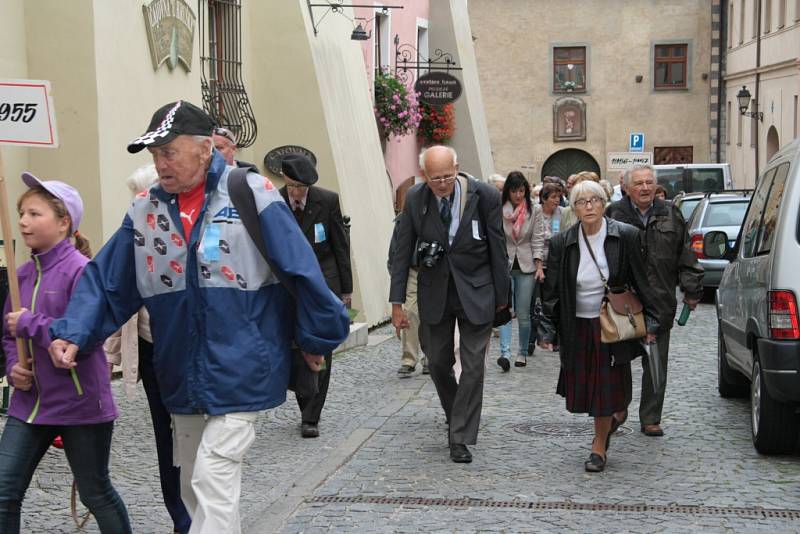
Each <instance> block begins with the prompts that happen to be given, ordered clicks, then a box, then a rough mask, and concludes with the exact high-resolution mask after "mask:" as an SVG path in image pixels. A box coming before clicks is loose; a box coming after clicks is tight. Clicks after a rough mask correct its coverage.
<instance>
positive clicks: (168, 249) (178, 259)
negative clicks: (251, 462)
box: [50, 101, 349, 533]
mask: <svg viewBox="0 0 800 534" xmlns="http://www.w3.org/2000/svg"><path fill="white" fill-rule="evenodd" d="M213 127H214V124H213V122H212V120H211V118H210V117H209V116H208V115H207V114H206V113H205V112H203V110H201V109H199V108H197V107H196V106H194V105H192V104H190V103H188V102H186V101H178V102H173V103H171V104H167V105H166V106H163V107H162V108H160V109H159V110H157V111H156V112H155V114H154V115H153V118H152V120H151V122H150V126H149V127H148V129H147V132H146V133H145V134H143V135H142V136H140V137H138V138H136V139H134V140H133V141H131V143H130V144H129V145H128V151H129V152H131V153H135V152H139V151H140V150H142V149H144V148H147V149H148V150H149V151H150V153H151V154H152V156H153V161H154V162H155V166H156V171H157V172H158V176H159V183H158V184H157V185H155V186H153V187H152V188H151V189H150V190H149V191H148V192H145V193H144V194H142V195H140V196H138V197H137V198H136V199H135V200H134V202H133V205H132V206H131V207H130V209H129V210H128V213H127V215H126V216H125V218H124V220H123V223H122V227H121V228H120V229H119V230H117V232H116V233H115V234H114V235H113V236H112V237H111V239H110V240H109V241H108V243H106V245H105V246H104V247H103V249H102V250H101V251H100V252H99V253H98V255H97V257H96V258H95V259H94V260H92V262H91V263H89V265H88V266H87V267H86V270H85V271H84V274H83V277H82V278H81V280H80V282H79V283H78V286H77V288H76V290H75V292H74V294H73V296H72V300H71V301H70V304H69V307H68V308H67V311H66V313H65V315H64V317H63V318H62V319H59V320H57V321H55V322H54V323H53V325H52V327H51V334H52V337H53V339H54V341H53V343H52V345H51V347H50V353H51V357H52V359H53V362H54V364H55V365H56V366H58V367H63V368H70V367H74V366H75V365H81V358H82V354H83V350H85V349H86V348H88V347H91V346H94V345H96V344H97V343H100V342H102V341H103V340H104V339H105V338H106V337H108V336H109V335H110V334H111V333H113V332H114V331H115V330H117V329H118V328H119V327H120V326H122V324H124V323H125V322H126V321H127V320H128V318H130V317H131V316H132V315H133V314H134V313H135V312H136V311H137V310H138V309H139V308H140V307H141V306H142V305H144V306H145V307H146V308H147V310H148V311H149V312H150V321H151V329H152V334H153V345H154V348H155V353H154V362H153V363H154V367H155V371H156V376H157V379H158V382H159V385H160V388H161V394H162V396H163V400H164V404H165V405H166V407H167V409H168V410H169V412H170V413H171V414H172V418H173V426H174V433H175V447H176V448H175V459H176V463H177V465H179V467H180V468H181V493H182V498H183V501H184V503H185V504H186V508H187V510H188V511H189V513H190V515H191V516H192V527H191V530H190V532H192V533H212V532H213V533H219V532H239V531H240V526H239V523H240V521H239V496H240V488H241V473H242V464H241V462H242V459H243V457H244V455H245V453H246V452H247V450H248V448H249V447H250V445H251V444H252V443H253V441H254V439H255V431H254V421H255V419H256V417H257V415H258V412H259V411H261V410H265V409H268V408H273V407H275V406H278V405H280V404H281V403H283V402H284V401H285V400H286V387H287V383H288V380H289V368H290V358H289V349H290V346H291V344H292V343H295V344H296V345H297V346H298V347H299V348H300V349H301V350H302V351H303V354H304V357H305V360H306V363H307V364H308V366H309V367H310V368H311V369H312V370H319V369H320V367H321V364H322V362H323V357H322V355H323V354H326V353H329V352H331V351H332V350H333V349H334V348H335V347H336V346H338V345H339V344H340V343H341V342H342V341H343V340H344V339H345V338H346V337H347V334H348V330H349V319H348V316H347V312H346V310H345V308H344V305H343V304H342V302H341V300H339V299H338V298H336V296H335V295H334V294H333V293H332V292H331V290H330V289H328V286H327V285H326V283H325V279H324V278H323V276H322V273H321V272H320V268H319V264H318V263H317V260H316V257H315V256H314V252H313V251H312V249H311V247H310V246H309V244H308V241H307V240H306V239H305V237H304V236H303V234H302V232H301V231H300V228H299V227H298V226H297V223H296V222H295V219H294V216H293V215H292V213H291V211H289V208H288V207H287V206H286V204H285V203H284V202H283V200H282V199H281V196H280V194H279V193H278V190H277V189H276V188H275V187H274V186H273V185H272V183H271V182H270V181H269V180H268V179H266V178H264V177H262V176H259V175H258V174H256V173H253V172H251V173H249V174H248V175H247V183H248V185H249V186H250V189H251V190H252V192H253V196H254V199H255V204H256V208H257V211H258V219H259V222H260V226H261V231H262V234H263V239H264V244H265V246H266V250H267V251H268V254H269V256H270V263H269V264H268V263H267V262H266V261H265V260H264V258H263V257H262V256H261V255H260V252H259V250H258V249H257V247H256V246H255V245H254V243H253V241H252V240H251V238H250V236H249V235H248V233H247V230H246V229H245V227H244V226H243V225H242V222H241V220H240V219H239V215H238V212H237V210H236V208H235V207H234V206H233V204H232V201H231V199H230V196H229V192H228V176H229V174H230V172H231V171H232V170H233V169H234V167H232V166H229V165H226V163H225V160H224V158H223V157H222V155H221V154H220V153H219V152H217V151H215V150H214V145H213V141H212V138H211V133H212V129H213ZM270 264H271V265H273V266H274V268H275V269H276V270H278V271H280V272H277V273H274V272H272V270H271V268H270ZM279 278H280V279H283V280H289V281H291V282H292V283H293V285H294V286H295V293H296V297H293V296H292V295H291V294H290V293H289V291H287V289H286V288H285V287H284V286H282V285H281V284H280V283H279V282H278V279H279Z"/></svg>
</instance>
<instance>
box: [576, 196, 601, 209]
mask: <svg viewBox="0 0 800 534" xmlns="http://www.w3.org/2000/svg"><path fill="white" fill-rule="evenodd" d="M587 204H591V205H593V206H602V205H603V199H602V198H600V197H592V198H581V199H578V200H576V201H575V207H576V208H584V207H586V205H587Z"/></svg>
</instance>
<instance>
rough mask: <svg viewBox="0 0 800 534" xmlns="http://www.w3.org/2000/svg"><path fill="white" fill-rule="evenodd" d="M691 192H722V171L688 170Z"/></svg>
mask: <svg viewBox="0 0 800 534" xmlns="http://www.w3.org/2000/svg"><path fill="white" fill-rule="evenodd" d="M688 172H689V187H690V188H691V189H690V190H691V191H722V190H723V189H725V182H724V180H723V177H722V176H723V173H722V169H688Z"/></svg>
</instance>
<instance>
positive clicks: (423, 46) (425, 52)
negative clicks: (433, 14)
mask: <svg viewBox="0 0 800 534" xmlns="http://www.w3.org/2000/svg"><path fill="white" fill-rule="evenodd" d="M430 57H431V54H430V44H429V42H428V21H427V20H424V19H417V61H418V62H420V63H421V62H423V61H427V60H428V58H430ZM420 67H422V65H420ZM418 72H419V75H420V76H421V75H422V74H426V73H427V72H428V71H427V70H425V71H423V70H419V71H418Z"/></svg>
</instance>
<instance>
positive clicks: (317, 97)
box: [244, 0, 394, 324]
mask: <svg viewBox="0 0 800 534" xmlns="http://www.w3.org/2000/svg"><path fill="white" fill-rule="evenodd" d="M324 11H325V9H324V8H319V9H317V10H316V11H315V18H316V20H318V19H319V17H320V16H321V15H322V14H323V13H324ZM244 16H245V19H246V20H247V21H248V22H247V24H248V26H247V29H246V31H247V32H248V33H249V36H250V37H249V39H250V40H249V46H248V47H247V53H249V57H250V61H249V65H250V66H249V68H248V69H247V72H246V78H245V79H246V82H247V90H248V94H249V95H250V96H251V98H252V104H253V109H254V112H255V114H256V116H257V117H258V119H259V123H258V139H257V140H256V143H255V145H254V147H253V149H252V151H251V154H252V156H251V157H252V158H253V159H251V160H250V161H256V162H258V164H259V165H262V164H263V163H262V162H263V158H264V155H265V154H266V153H267V152H268V151H270V150H271V149H273V148H275V147H278V146H281V145H287V144H292V145H301V146H304V147H306V148H308V149H309V150H311V151H312V152H313V153H314V154H315V155H316V157H317V169H318V171H319V175H320V180H319V182H318V185H319V186H321V187H324V188H327V189H330V190H333V191H336V192H338V193H339V194H340V200H341V204H342V212H343V213H344V214H345V215H348V216H350V218H351V221H352V229H351V260H352V264H353V276H354V283H355V285H356V291H355V295H354V302H353V307H354V308H356V309H360V310H362V311H363V312H364V313H363V314H362V315H361V316H360V317H359V320H365V321H367V322H368V323H370V324H375V323H377V322H379V321H381V320H383V319H384V318H386V317H388V314H389V307H388V304H387V300H388V286H389V281H388V273H387V271H386V267H385V265H386V253H387V251H388V246H389V238H390V236H391V231H392V219H393V216H394V212H393V208H392V191H391V188H390V186H389V181H388V179H387V178H386V171H385V167H384V162H383V155H382V152H381V147H380V142H379V140H378V133H377V128H376V127H375V120H374V118H373V114H372V104H371V99H370V87H371V86H370V84H369V80H368V78H367V73H366V69H365V66H364V58H363V55H362V52H361V48H360V46H359V44H358V42H356V41H351V40H350V32H352V26H351V25H350V22H349V21H348V20H347V19H346V18H344V17H342V16H341V15H329V16H328V17H327V18H326V19H325V21H324V22H323V23H322V25H320V27H319V30H320V31H319V34H318V35H317V36H316V37H315V36H314V33H313V30H312V28H311V21H310V18H309V16H308V8H307V6H306V2H305V1H304V0H287V1H285V2H282V3H281V4H273V3H267V2H259V3H253V4H249V6H248V12H247V13H245V14H244ZM350 16H352V13H350ZM266 28H268V30H266ZM244 159H246V158H244ZM272 178H275V179H276V180H275V181H276V182H277V183H280V182H281V180H280V179H279V178H278V177H274V176H273V177H272Z"/></svg>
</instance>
